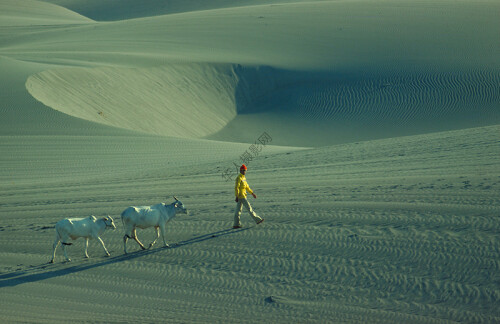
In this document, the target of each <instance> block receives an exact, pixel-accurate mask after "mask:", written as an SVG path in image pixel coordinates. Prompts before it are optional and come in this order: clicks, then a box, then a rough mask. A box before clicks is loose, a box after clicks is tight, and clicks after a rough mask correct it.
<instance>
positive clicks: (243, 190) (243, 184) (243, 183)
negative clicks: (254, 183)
mask: <svg viewBox="0 0 500 324" xmlns="http://www.w3.org/2000/svg"><path fill="white" fill-rule="evenodd" d="M247 190H248V192H249V193H251V194H252V193H253V191H252V189H250V187H249V186H248V183H247V179H246V178H245V175H244V174H241V173H240V174H238V176H237V177H236V185H235V186H234V193H235V195H236V197H238V198H246V197H247Z"/></svg>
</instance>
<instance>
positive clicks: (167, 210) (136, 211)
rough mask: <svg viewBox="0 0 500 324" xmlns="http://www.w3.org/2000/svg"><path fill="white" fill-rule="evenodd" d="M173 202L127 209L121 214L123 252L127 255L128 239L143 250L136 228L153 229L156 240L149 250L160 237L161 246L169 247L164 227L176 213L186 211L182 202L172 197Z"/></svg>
mask: <svg viewBox="0 0 500 324" xmlns="http://www.w3.org/2000/svg"><path fill="white" fill-rule="evenodd" d="M174 199H175V202H173V203H171V204H169V205H167V204H165V203H160V204H156V205H153V206H142V207H134V206H131V207H128V208H127V209H125V210H124V211H123V213H122V222H123V226H124V227H125V235H124V236H123V250H124V251H125V254H127V241H128V239H129V238H131V239H134V240H135V241H136V242H137V243H138V244H139V246H140V247H141V248H142V249H143V250H145V249H146V248H145V247H144V245H143V244H142V243H141V242H140V241H139V239H138V238H137V232H136V228H142V229H145V228H149V227H154V228H155V229H156V238H155V240H154V241H153V242H151V244H149V248H151V247H152V246H153V245H154V244H155V243H156V241H157V240H158V238H159V237H160V232H159V230H161V236H162V238H163V244H165V246H166V247H168V246H169V245H168V244H167V242H166V241H165V226H166V224H167V222H169V221H170V220H171V219H172V218H174V217H175V214H176V213H179V212H180V213H183V214H187V213H188V212H187V209H186V207H184V205H183V204H182V202H180V200H178V199H177V198H176V197H175V196H174Z"/></svg>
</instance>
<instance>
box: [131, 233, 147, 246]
mask: <svg viewBox="0 0 500 324" xmlns="http://www.w3.org/2000/svg"><path fill="white" fill-rule="evenodd" d="M132 238H133V239H134V240H135V241H136V242H137V244H139V246H140V247H141V249H143V250H145V249H146V247H145V246H144V244H142V243H141V241H139V239H138V238H137V230H136V229H135V228H134V229H133V230H132Z"/></svg>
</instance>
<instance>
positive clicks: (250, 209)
mask: <svg viewBox="0 0 500 324" xmlns="http://www.w3.org/2000/svg"><path fill="white" fill-rule="evenodd" d="M241 202H242V204H243V205H244V206H245V208H246V209H247V210H248V213H249V214H250V216H252V218H253V220H254V221H255V223H259V222H260V221H262V218H260V217H259V215H257V214H256V213H255V212H254V211H253V209H252V206H251V205H250V202H249V201H248V199H242V200H241Z"/></svg>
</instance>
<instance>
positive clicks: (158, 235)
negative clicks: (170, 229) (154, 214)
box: [149, 226, 160, 249]
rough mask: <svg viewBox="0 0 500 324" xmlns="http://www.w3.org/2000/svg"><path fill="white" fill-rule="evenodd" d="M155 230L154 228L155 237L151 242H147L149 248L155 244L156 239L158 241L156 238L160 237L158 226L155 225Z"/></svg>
mask: <svg viewBox="0 0 500 324" xmlns="http://www.w3.org/2000/svg"><path fill="white" fill-rule="evenodd" d="M155 230H156V238H155V240H154V241H153V242H151V244H149V249H150V248H152V247H153V245H155V244H156V241H158V238H159V237H160V228H159V227H158V226H155Z"/></svg>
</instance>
